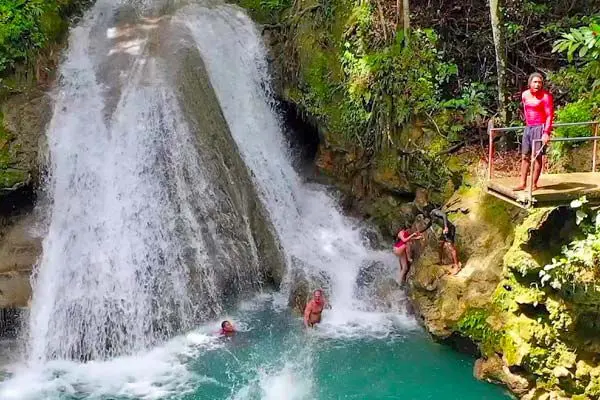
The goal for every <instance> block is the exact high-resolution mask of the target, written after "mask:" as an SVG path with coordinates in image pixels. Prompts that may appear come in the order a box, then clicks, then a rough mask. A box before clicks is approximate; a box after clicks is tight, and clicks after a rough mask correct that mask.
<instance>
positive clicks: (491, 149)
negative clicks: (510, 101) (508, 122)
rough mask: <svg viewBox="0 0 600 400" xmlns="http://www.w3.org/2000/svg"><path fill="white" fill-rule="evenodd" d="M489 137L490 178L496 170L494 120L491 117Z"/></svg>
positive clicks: (488, 174) (489, 178)
mask: <svg viewBox="0 0 600 400" xmlns="http://www.w3.org/2000/svg"><path fill="white" fill-rule="evenodd" d="M487 131H488V137H489V145H488V173H487V178H488V180H491V179H492V174H493V170H494V120H493V119H490V120H489V122H488V128H487Z"/></svg>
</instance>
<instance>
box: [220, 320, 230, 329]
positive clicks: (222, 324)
mask: <svg viewBox="0 0 600 400" xmlns="http://www.w3.org/2000/svg"><path fill="white" fill-rule="evenodd" d="M228 322H229V321H227V320H225V321H223V322H221V329H225V324H226V323H228Z"/></svg>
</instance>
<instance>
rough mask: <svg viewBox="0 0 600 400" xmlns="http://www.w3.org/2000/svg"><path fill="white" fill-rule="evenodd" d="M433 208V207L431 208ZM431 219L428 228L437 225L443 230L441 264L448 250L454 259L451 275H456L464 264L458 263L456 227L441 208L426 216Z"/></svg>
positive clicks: (434, 209)
mask: <svg viewBox="0 0 600 400" xmlns="http://www.w3.org/2000/svg"><path fill="white" fill-rule="evenodd" d="M430 208H431V206H430ZM426 216H427V217H428V218H429V223H428V224H427V228H425V229H429V227H431V225H432V224H434V223H435V224H437V225H439V226H440V227H441V228H442V235H441V236H440V248H439V257H440V259H439V263H440V265H442V264H443V263H444V250H446V249H447V250H448V252H449V253H450V256H451V258H452V269H451V270H450V273H451V274H452V275H456V274H458V273H459V272H460V270H461V267H462V263H461V262H460V261H458V251H457V250H456V244H455V242H456V226H454V224H453V223H452V222H450V220H448V215H447V214H446V213H445V212H443V211H442V210H440V209H439V208H433V209H431V210H430V211H429V212H427V215H426Z"/></svg>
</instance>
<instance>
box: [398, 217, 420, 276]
mask: <svg viewBox="0 0 600 400" xmlns="http://www.w3.org/2000/svg"><path fill="white" fill-rule="evenodd" d="M422 237H423V236H422V235H421V234H420V233H419V232H414V233H411V231H410V228H409V227H407V226H405V227H403V228H402V229H400V230H399V231H398V234H397V235H396V239H397V240H396V243H394V254H395V255H396V256H397V257H398V262H399V263H400V271H399V275H398V283H399V284H400V285H404V283H405V282H406V276H407V275H408V271H409V269H410V265H411V263H412V254H411V253H412V252H411V247H410V242H411V241H412V240H417V239H421V238H422Z"/></svg>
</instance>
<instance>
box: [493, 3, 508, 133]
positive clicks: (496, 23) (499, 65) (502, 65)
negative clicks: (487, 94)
mask: <svg viewBox="0 0 600 400" xmlns="http://www.w3.org/2000/svg"><path fill="white" fill-rule="evenodd" d="M489 1H490V19H491V22H492V35H493V37H494V50H495V51H496V70H497V75H498V113H499V116H500V120H501V121H502V123H503V124H506V121H507V115H506V48H505V43H504V32H503V28H502V13H501V11H500V2H501V0H489Z"/></svg>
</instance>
